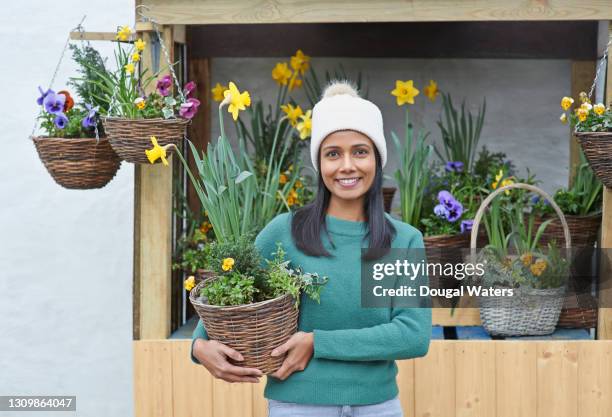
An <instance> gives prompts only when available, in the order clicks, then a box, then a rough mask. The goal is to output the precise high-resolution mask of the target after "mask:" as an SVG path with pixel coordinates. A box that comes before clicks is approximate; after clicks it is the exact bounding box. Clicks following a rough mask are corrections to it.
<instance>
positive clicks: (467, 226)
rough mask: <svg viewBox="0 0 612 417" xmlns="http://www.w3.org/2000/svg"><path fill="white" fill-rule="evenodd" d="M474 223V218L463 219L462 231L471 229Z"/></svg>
mask: <svg viewBox="0 0 612 417" xmlns="http://www.w3.org/2000/svg"><path fill="white" fill-rule="evenodd" d="M473 224H474V220H461V233H465V232H469V231H471V230H472V225H473Z"/></svg>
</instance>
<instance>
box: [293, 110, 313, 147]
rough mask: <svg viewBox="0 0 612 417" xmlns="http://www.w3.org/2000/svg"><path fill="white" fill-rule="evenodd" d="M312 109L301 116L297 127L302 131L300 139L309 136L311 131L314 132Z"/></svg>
mask: <svg viewBox="0 0 612 417" xmlns="http://www.w3.org/2000/svg"><path fill="white" fill-rule="evenodd" d="M311 117H312V110H308V111H307V112H306V114H303V115H301V116H300V119H302V121H301V122H299V123H298V124H297V125H296V126H295V128H296V129H297V131H298V132H300V139H302V140H304V139H306V138H308V137H310V133H311V132H312V119H311Z"/></svg>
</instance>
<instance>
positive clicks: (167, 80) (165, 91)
mask: <svg viewBox="0 0 612 417" xmlns="http://www.w3.org/2000/svg"><path fill="white" fill-rule="evenodd" d="M170 87H172V77H171V76H170V75H166V76H164V77H163V78H162V79H161V80H158V81H157V91H158V92H159V94H160V95H162V96H164V97H167V96H169V95H170Z"/></svg>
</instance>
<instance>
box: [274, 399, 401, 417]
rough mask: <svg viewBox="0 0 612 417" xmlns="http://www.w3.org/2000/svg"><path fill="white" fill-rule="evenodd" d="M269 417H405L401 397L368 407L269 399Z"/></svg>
mask: <svg viewBox="0 0 612 417" xmlns="http://www.w3.org/2000/svg"><path fill="white" fill-rule="evenodd" d="M268 417H404V413H403V411H402V406H401V404H400V400H399V397H398V396H396V397H395V398H392V399H390V400H387V401H383V402H381V403H377V404H368V405H318V404H298V403H290V402H285V401H276V400H271V399H268Z"/></svg>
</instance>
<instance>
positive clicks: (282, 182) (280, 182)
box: [278, 174, 287, 185]
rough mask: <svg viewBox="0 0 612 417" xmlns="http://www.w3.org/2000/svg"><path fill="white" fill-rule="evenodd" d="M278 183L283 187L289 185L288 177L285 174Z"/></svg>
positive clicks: (281, 175)
mask: <svg viewBox="0 0 612 417" xmlns="http://www.w3.org/2000/svg"><path fill="white" fill-rule="evenodd" d="M278 183H279V184H281V185H283V184H287V176H286V175H285V174H280V176H279V177H278Z"/></svg>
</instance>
